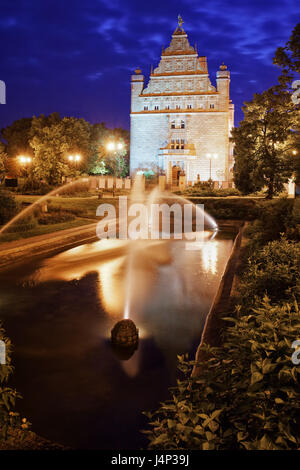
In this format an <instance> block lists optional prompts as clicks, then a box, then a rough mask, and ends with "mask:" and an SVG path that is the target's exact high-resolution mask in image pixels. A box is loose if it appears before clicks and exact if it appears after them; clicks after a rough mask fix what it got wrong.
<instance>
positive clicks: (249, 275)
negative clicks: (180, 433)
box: [239, 238, 300, 309]
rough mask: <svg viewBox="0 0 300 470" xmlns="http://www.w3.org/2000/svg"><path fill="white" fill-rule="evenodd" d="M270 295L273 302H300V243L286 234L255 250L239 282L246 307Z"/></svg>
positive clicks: (240, 299) (242, 303)
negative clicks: (287, 237) (294, 299)
mask: <svg viewBox="0 0 300 470" xmlns="http://www.w3.org/2000/svg"><path fill="white" fill-rule="evenodd" d="M264 295H267V296H268V297H269V298H270V299H271V300H272V301H273V302H282V301H287V300H291V299H292V298H293V297H295V298H296V300H297V301H298V302H300V244H299V243H294V242H291V241H288V240H286V239H285V238H282V239H281V240H275V241H273V242H270V243H268V244H267V245H265V246H264V247H263V248H261V249H260V250H259V251H258V252H256V253H254V254H253V255H252V256H251V257H250V258H249V259H248V263H247V268H246V271H245V272H244V274H243V275H242V277H241V282H240V285H239V302H240V303H241V305H242V306H243V308H244V309H249V308H251V307H252V306H253V305H255V303H256V301H257V298H262V297H263V296H264Z"/></svg>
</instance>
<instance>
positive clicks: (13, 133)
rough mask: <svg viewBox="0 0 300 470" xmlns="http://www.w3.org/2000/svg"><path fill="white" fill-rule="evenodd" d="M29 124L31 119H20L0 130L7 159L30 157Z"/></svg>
mask: <svg viewBox="0 0 300 470" xmlns="http://www.w3.org/2000/svg"><path fill="white" fill-rule="evenodd" d="M31 122H32V118H22V119H18V120H17V121H14V122H13V123H12V124H11V125H10V126H7V127H5V128H3V129H1V135H2V137H3V139H5V141H6V152H7V155H8V157H9V158H15V157H16V156H18V155H32V148H31V147H30V144H29V138H30V131H31Z"/></svg>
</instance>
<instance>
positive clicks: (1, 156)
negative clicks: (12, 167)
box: [0, 141, 7, 183]
mask: <svg viewBox="0 0 300 470" xmlns="http://www.w3.org/2000/svg"><path fill="white" fill-rule="evenodd" d="M6 165H7V153H6V151H5V145H4V144H3V143H2V142H1V141H0V183H2V181H3V179H4V177H5V174H6Z"/></svg>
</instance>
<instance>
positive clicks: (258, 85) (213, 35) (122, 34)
mask: <svg viewBox="0 0 300 470" xmlns="http://www.w3.org/2000/svg"><path fill="white" fill-rule="evenodd" d="M178 14H181V16H182V18H183V20H184V25H183V27H184V29H185V31H186V32H187V33H188V36H189V40H190V43H191V44H192V45H194V44H195V42H197V45H198V53H199V55H205V56H207V58H208V69H209V72H210V74H211V75H210V77H211V80H212V82H213V84H214V85H215V73H216V70H217V69H218V68H219V65H220V64H221V63H222V62H223V61H224V62H225V64H226V65H227V66H228V68H229V70H230V71H231V98H232V100H233V102H234V104H235V109H236V114H235V122H236V124H237V123H238V122H239V120H240V119H242V115H243V114H242V112H241V109H240V108H241V105H242V103H243V101H245V100H249V99H251V98H252V96H253V93H254V92H256V91H258V92H260V91H262V90H264V89H266V88H268V87H269V86H271V85H272V84H274V83H275V82H276V78H277V76H278V74H279V69H277V67H275V66H274V65H272V57H273V56H274V53H275V50H276V48H277V47H278V46H280V45H284V44H285V42H286V41H287V40H288V38H289V36H290V34H291V31H292V29H293V28H294V26H295V25H296V23H297V22H298V21H299V16H300V7H299V1H298V0H265V1H263V0H249V1H245V0H210V1H208V2H203V1H200V0H186V1H174V0H173V1H171V0H151V1H143V0H139V1H137V0H136V1H133V0H132V1H124V0H110V1H104V0H84V1H83V0H23V1H21V0H0V46H1V60H0V79H1V80H4V81H5V82H6V86H7V104H6V105H0V128H1V127H3V126H5V125H7V124H10V123H11V122H13V121H14V120H15V119H18V118H21V117H30V116H32V115H34V114H35V115H39V114H41V113H44V114H49V113H51V112H54V111H58V112H59V113H60V114H61V115H62V116H76V117H83V118H85V119H87V120H88V121H90V122H93V123H94V122H101V121H104V122H106V123H107V125H108V126H113V127H120V126H122V127H125V128H129V111H130V75H131V74H132V73H133V71H134V69H135V68H136V67H137V66H140V67H141V69H142V71H143V73H144V74H145V75H146V79H147V80H148V76H149V73H150V67H151V64H153V66H154V67H155V66H157V64H158V62H159V60H160V54H161V49H162V46H165V47H166V46H168V45H169V43H170V40H171V35H172V33H173V31H174V30H175V28H176V26H177V16H178Z"/></svg>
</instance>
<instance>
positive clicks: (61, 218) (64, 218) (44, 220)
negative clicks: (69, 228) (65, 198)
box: [38, 211, 75, 225]
mask: <svg viewBox="0 0 300 470" xmlns="http://www.w3.org/2000/svg"><path fill="white" fill-rule="evenodd" d="M74 219H75V216H74V215H73V214H70V213H68V212H63V211H56V212H54V211H51V212H49V213H43V214H41V215H40V216H39V217H38V223H39V224H41V225H50V224H60V223H63V222H69V221H71V220H74Z"/></svg>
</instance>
